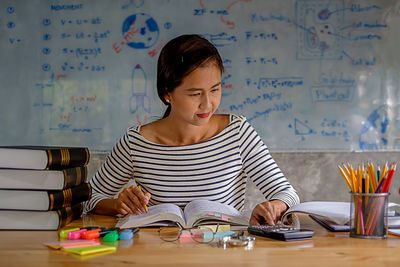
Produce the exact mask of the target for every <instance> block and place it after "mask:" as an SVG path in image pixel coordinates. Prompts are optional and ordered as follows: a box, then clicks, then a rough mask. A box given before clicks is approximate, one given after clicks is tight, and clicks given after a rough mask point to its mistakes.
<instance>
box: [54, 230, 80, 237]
mask: <svg viewBox="0 0 400 267" xmlns="http://www.w3.org/2000/svg"><path fill="white" fill-rule="evenodd" d="M78 230H80V229H79V228H71V229H65V230H61V231H60V232H59V233H58V234H59V236H60V238H61V239H66V238H68V233H69V232H72V231H78Z"/></svg>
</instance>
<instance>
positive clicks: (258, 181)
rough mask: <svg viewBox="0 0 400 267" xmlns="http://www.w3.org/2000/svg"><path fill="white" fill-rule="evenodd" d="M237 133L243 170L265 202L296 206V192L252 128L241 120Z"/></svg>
mask: <svg viewBox="0 0 400 267" xmlns="http://www.w3.org/2000/svg"><path fill="white" fill-rule="evenodd" d="M239 132H240V136H239V138H240V153H241V158H242V160H243V170H244V171H245V173H246V174H247V176H248V177H249V178H250V179H251V180H252V181H253V182H254V184H255V185H256V187H257V188H258V189H259V190H260V191H261V192H262V194H263V195H264V196H265V198H266V200H274V199H278V200H281V201H283V202H285V203H286V204H287V205H288V206H289V207H291V206H293V205H295V204H298V203H299V202H300V200H299V197H298V195H297V193H296V191H295V190H294V188H293V187H292V186H291V185H290V183H289V181H288V180H287V178H286V177H285V175H284V174H283V173H282V171H281V170H280V168H279V167H278V165H277V164H276V162H275V161H274V159H273V158H272V157H271V155H270V153H269V150H268V148H267V146H266V145H265V144H264V143H263V141H262V140H261V138H260V136H259V135H258V134H257V132H256V131H255V130H254V128H253V127H252V126H251V125H250V124H249V123H248V122H247V121H246V120H243V123H242V125H241V128H240V131H239Z"/></svg>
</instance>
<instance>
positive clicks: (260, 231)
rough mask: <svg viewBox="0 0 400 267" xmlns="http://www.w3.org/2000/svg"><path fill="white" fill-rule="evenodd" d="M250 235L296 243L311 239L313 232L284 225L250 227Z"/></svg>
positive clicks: (248, 228)
mask: <svg viewBox="0 0 400 267" xmlns="http://www.w3.org/2000/svg"><path fill="white" fill-rule="evenodd" d="M247 232H249V234H253V235H258V236H263V237H269V238H273V239H278V240H282V241H295V240H306V239H311V238H312V237H313V235H314V231H313V230H307V229H298V228H292V227H288V226H282V225H250V226H249V227H247Z"/></svg>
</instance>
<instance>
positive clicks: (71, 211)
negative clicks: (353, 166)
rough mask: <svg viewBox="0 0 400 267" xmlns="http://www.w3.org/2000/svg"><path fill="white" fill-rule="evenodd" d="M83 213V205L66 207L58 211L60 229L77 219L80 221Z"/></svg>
mask: <svg viewBox="0 0 400 267" xmlns="http://www.w3.org/2000/svg"><path fill="white" fill-rule="evenodd" d="M82 211H83V205H82V203H79V204H77V205H74V206H72V207H65V208H62V209H59V210H57V214H58V218H59V220H58V229H60V228H62V227H64V226H65V225H67V224H69V223H70V222H72V221H73V220H75V219H78V218H79V217H80V216H81V214H82Z"/></svg>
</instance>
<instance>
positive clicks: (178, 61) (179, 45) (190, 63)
mask: <svg viewBox="0 0 400 267" xmlns="http://www.w3.org/2000/svg"><path fill="white" fill-rule="evenodd" d="M208 63H215V64H216V66H217V67H218V68H219V69H220V70H221V74H222V73H223V72H224V66H223V63H222V59H221V56H220V55H219V53H218V50H217V48H215V46H214V45H212V44H211V43H210V42H209V41H208V40H207V39H205V38H203V37H201V36H199V35H196V34H187V35H181V36H178V37H176V38H174V39H172V40H171V41H169V42H168V43H167V44H166V45H165V46H164V47H163V49H162V50H161V52H160V56H159V58H158V63H157V92H158V97H159V98H160V99H161V101H162V102H163V103H164V104H165V105H167V110H166V111H165V113H164V116H163V118H165V117H167V116H168V115H169V113H170V112H171V106H170V104H169V103H168V102H166V101H165V95H166V94H167V93H171V92H173V91H174V89H175V88H176V87H177V86H179V85H180V84H181V83H182V80H183V79H184V78H185V77H186V76H187V75H189V74H190V73H191V72H192V71H194V70H195V69H197V68H198V67H202V66H205V65H206V64H208Z"/></svg>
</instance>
